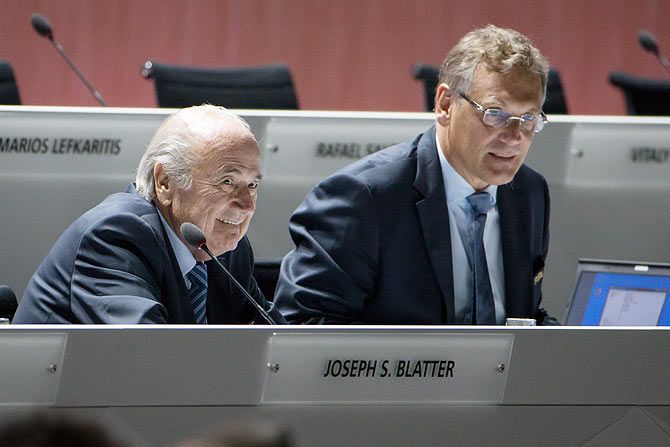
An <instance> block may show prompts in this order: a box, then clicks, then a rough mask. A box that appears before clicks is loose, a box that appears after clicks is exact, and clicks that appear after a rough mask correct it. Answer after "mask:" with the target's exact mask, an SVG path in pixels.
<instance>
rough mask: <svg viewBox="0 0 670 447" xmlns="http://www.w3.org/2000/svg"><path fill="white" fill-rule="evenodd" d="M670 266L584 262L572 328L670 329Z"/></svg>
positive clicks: (571, 311) (571, 316) (573, 303)
mask: <svg viewBox="0 0 670 447" xmlns="http://www.w3.org/2000/svg"><path fill="white" fill-rule="evenodd" d="M669 292H670V264H659V263H653V264H641V263H635V262H628V261H604V260H595V259H580V260H579V264H578V267H577V285H576V286H575V292H574V294H573V296H572V301H571V303H570V305H569V306H568V311H567V313H566V318H565V324H567V325H570V326H670V299H669Z"/></svg>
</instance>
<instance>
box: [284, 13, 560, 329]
mask: <svg viewBox="0 0 670 447" xmlns="http://www.w3.org/2000/svg"><path fill="white" fill-rule="evenodd" d="M548 69H549V66H548V62H547V60H546V59H545V57H544V56H542V54H541V53H540V52H539V50H538V49H537V48H535V47H534V46H533V45H532V43H531V42H530V40H529V39H528V38H527V37H526V36H524V35H522V34H520V33H518V32H516V31H514V30H511V29H503V28H499V27H496V26H493V25H489V26H486V27H484V28H481V29H477V30H474V31H472V32H470V33H468V34H466V35H465V36H464V37H463V38H462V39H461V40H460V41H459V42H458V43H457V44H456V46H455V47H454V48H453V49H452V50H451V51H450V52H449V54H448V55H447V57H446V59H445V61H444V63H443V65H442V68H441V71H440V79H439V84H438V87H437V89H436V92H435V125H434V126H433V127H431V128H430V129H428V130H427V131H426V132H425V133H423V134H421V135H418V136H417V137H416V138H414V139H413V140H412V141H408V142H406V143H402V144H399V145H396V146H392V147H390V148H387V149H385V150H382V151H380V152H378V153H376V154H373V155H371V156H368V157H366V158H364V159H362V160H360V161H358V162H356V163H354V164H352V165H350V166H348V167H347V168H345V169H343V170H341V171H339V172H337V173H336V174H334V175H332V176H330V177H329V178H327V179H325V180H324V181H322V182H321V183H320V184H318V185H317V186H316V187H315V188H314V189H313V190H312V191H311V192H310V194H309V195H308V196H307V197H306V198H305V200H304V201H303V203H302V204H301V205H300V206H299V207H298V209H297V210H296V211H295V213H294V214H293V216H292V218H291V221H290V224H289V229H290V232H291V236H292V238H293V241H294V242H295V245H296V248H295V249H294V250H292V251H291V252H290V253H289V254H288V255H287V256H286V257H285V259H284V261H283V264H282V268H281V274H280V279H279V284H278V287H277V291H276V303H277V305H278V306H279V308H280V310H281V311H282V313H283V314H284V316H285V317H286V318H287V320H289V322H293V323H312V324H340V323H366V324H484V325H495V324H504V323H505V320H506V318H510V317H513V318H534V319H536V320H537V322H538V323H539V324H552V323H555V319H553V318H550V317H548V316H547V315H546V312H545V311H544V310H543V309H542V308H541V307H540V301H541V287H542V278H543V275H544V262H545V258H546V256H547V249H548V245H549V231H548V223H549V191H548V187H547V183H546V181H545V179H544V178H543V177H542V175H541V174H539V173H538V172H535V171H534V170H532V169H531V168H529V167H527V166H525V165H524V164H523V162H524V159H525V157H526V154H527V153H528V150H529V149H530V145H531V143H532V141H533V138H534V136H535V135H536V134H537V133H538V132H540V131H541V130H542V129H543V127H544V125H545V123H546V122H547V118H546V116H545V114H544V112H543V111H542V104H543V102H544V99H545V94H546V86H547V73H548Z"/></svg>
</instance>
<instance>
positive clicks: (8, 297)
mask: <svg viewBox="0 0 670 447" xmlns="http://www.w3.org/2000/svg"><path fill="white" fill-rule="evenodd" d="M17 307H18V302H17V301H16V295H15V294H14V291H13V290H12V289H11V287H8V286H3V285H0V321H2V320H3V319H5V320H9V321H12V318H14V313H15V312H16V308H17Z"/></svg>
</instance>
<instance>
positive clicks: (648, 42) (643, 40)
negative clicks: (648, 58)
mask: <svg viewBox="0 0 670 447" xmlns="http://www.w3.org/2000/svg"><path fill="white" fill-rule="evenodd" d="M637 40H638V41H639V42H640V45H641V46H642V48H644V50H645V51H648V52H650V53H652V54H653V55H654V56H656V57H657V58H658V60H659V61H660V62H661V64H663V66H664V67H665V69H666V70H668V71H670V62H668V59H667V58H666V57H665V56H663V55H662V54H661V52H660V51H659V49H658V42H657V41H656V37H655V36H654V35H653V34H652V33H650V32H649V31H647V30H646V29H641V30H640V31H638V33H637Z"/></svg>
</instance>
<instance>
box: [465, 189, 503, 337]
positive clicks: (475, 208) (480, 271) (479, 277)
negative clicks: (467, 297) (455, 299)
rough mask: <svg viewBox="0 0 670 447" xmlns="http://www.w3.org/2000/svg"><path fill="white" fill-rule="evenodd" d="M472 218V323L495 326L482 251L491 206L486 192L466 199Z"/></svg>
mask: <svg viewBox="0 0 670 447" xmlns="http://www.w3.org/2000/svg"><path fill="white" fill-rule="evenodd" d="M467 200H468V203H469V204H470V208H471V209H472V213H473V216H474V220H473V221H472V224H471V229H472V231H471V233H470V235H471V237H470V241H469V242H470V244H469V249H470V253H469V261H470V268H471V269H472V284H473V291H474V295H473V297H472V323H473V324H496V311H495V307H494V304H493V290H491V280H490V279H489V269H488V266H487V265H486V253H485V251H484V225H486V213H487V212H488V211H489V210H490V209H491V207H492V206H493V205H492V204H491V195H490V194H489V193H487V192H476V193H474V194H471V195H469V196H468V197H467Z"/></svg>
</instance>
